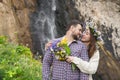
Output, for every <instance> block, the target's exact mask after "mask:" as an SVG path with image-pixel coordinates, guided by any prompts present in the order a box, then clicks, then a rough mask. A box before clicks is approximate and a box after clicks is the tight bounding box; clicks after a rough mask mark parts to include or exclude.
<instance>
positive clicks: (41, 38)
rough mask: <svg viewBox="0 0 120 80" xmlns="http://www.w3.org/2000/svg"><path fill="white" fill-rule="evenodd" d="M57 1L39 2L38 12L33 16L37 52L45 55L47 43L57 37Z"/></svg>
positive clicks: (34, 43)
mask: <svg viewBox="0 0 120 80" xmlns="http://www.w3.org/2000/svg"><path fill="white" fill-rule="evenodd" d="M55 1H56V0H39V1H38V10H37V12H36V13H34V14H32V16H31V18H32V21H31V23H32V24H31V25H32V26H31V35H32V40H33V47H34V50H35V52H37V53H39V54H44V47H45V43H46V42H48V41H49V40H51V39H54V38H55V36H56V26H55V10H56V2H55Z"/></svg>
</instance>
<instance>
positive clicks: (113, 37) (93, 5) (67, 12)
mask: <svg viewBox="0 0 120 80" xmlns="http://www.w3.org/2000/svg"><path fill="white" fill-rule="evenodd" d="M88 18H93V19H94V20H95V21H96V23H97V25H98V30H100V31H101V32H102V34H103V35H102V37H103V39H104V42H105V46H106V48H107V49H108V50H109V51H110V52H111V53H113V55H114V56H115V57H116V58H117V59H119V60H120V53H119V52H120V32H119V31H120V1H119V0H114V1H113V0H70V1H68V0H58V1H57V9H56V26H57V29H58V30H59V31H58V33H60V35H59V36H61V35H63V34H62V32H63V30H64V29H65V25H66V24H67V23H68V22H69V20H71V19H78V20H81V21H84V20H87V19H88ZM60 29H63V30H62V32H61V31H60ZM64 32H65V30H64Z"/></svg>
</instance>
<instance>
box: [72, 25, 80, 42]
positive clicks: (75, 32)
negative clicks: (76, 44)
mask: <svg viewBox="0 0 120 80" xmlns="http://www.w3.org/2000/svg"><path fill="white" fill-rule="evenodd" d="M81 34H82V26H81V25H80V24H77V25H76V27H73V29H72V37H73V38H74V39H75V40H78V39H79V38H80V36H81Z"/></svg>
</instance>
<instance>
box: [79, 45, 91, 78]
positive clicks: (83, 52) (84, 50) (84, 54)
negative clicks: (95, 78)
mask: <svg viewBox="0 0 120 80" xmlns="http://www.w3.org/2000/svg"><path fill="white" fill-rule="evenodd" d="M80 57H81V59H83V60H84V61H89V57H88V51H87V48H86V46H85V45H83V46H82V49H81V56H80ZM80 80H89V75H88V74H86V73H83V72H80Z"/></svg>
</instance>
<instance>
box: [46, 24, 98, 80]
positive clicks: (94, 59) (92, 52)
mask: <svg viewBox="0 0 120 80" xmlns="http://www.w3.org/2000/svg"><path fill="white" fill-rule="evenodd" d="M95 34H97V35H95ZM98 37H99V35H98V33H97V31H95V29H94V28H92V27H91V26H89V25H88V26H87V27H86V29H85V31H84V33H83V35H82V39H81V41H82V42H83V43H85V45H86V46H87V47H88V55H89V57H90V61H89V62H87V61H84V60H82V59H80V58H77V57H74V56H67V57H66V61H67V62H69V63H71V62H73V63H75V64H76V66H77V67H78V68H79V69H80V70H81V71H82V72H84V73H87V74H89V80H92V74H95V72H96V71H97V68H98V64H99V51H98V50H97V48H96V42H97V40H98ZM51 44H52V42H49V43H47V44H46V48H47V47H49V46H50V45H51Z"/></svg>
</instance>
